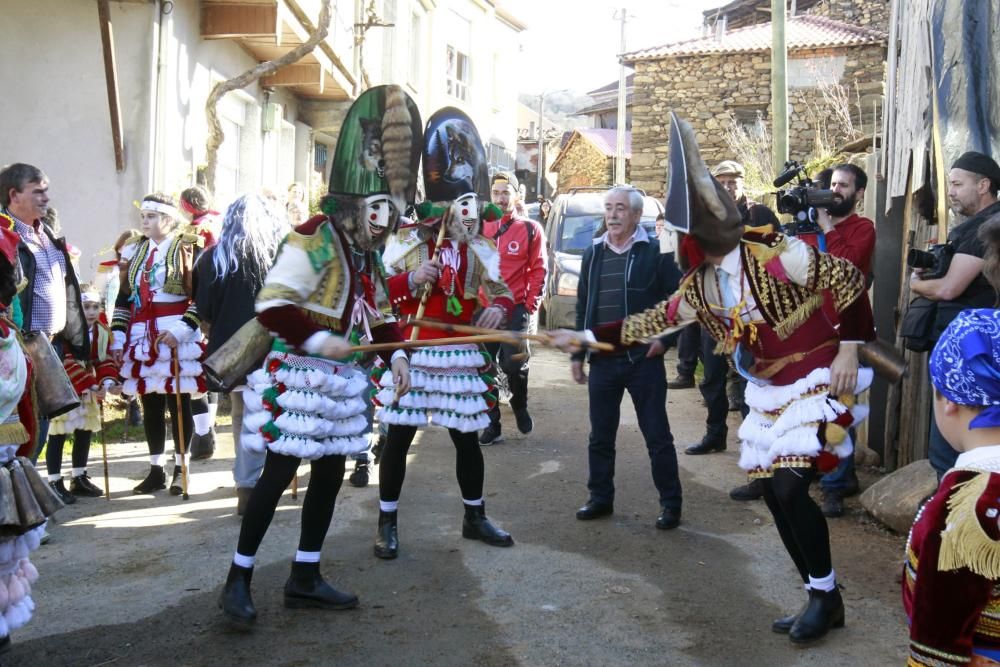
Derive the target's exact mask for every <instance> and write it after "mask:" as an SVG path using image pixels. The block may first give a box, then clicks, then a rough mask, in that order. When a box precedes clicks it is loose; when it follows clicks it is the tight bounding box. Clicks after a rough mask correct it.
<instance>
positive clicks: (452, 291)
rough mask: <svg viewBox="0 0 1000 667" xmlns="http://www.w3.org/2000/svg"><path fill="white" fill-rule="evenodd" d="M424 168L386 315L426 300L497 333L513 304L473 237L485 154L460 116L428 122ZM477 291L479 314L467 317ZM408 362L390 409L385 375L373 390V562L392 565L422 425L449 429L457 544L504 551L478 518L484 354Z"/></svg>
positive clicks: (455, 319) (504, 538)
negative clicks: (406, 381)
mask: <svg viewBox="0 0 1000 667" xmlns="http://www.w3.org/2000/svg"><path fill="white" fill-rule="evenodd" d="M457 148H461V149H462V150H461V152H460V153H459V152H456V149H457ZM423 159H424V165H423V173H424V190H425V192H426V193H427V198H428V202H424V203H423V204H422V205H421V206H418V207H417V212H418V215H419V216H420V219H421V221H422V222H423V224H421V225H414V226H413V227H410V228H409V229H405V230H402V231H400V233H399V238H397V239H395V240H394V241H393V242H391V243H390V244H389V245H388V246H387V247H386V250H385V265H386V271H387V272H388V273H389V275H390V276H391V277H390V278H389V298H390V300H391V301H392V305H393V306H394V307H395V308H396V309H398V311H399V313H400V314H401V315H413V314H415V313H417V312H418V311H419V310H420V303H421V300H422V299H424V301H425V307H426V310H425V311H424V314H425V316H426V317H427V318H431V319H434V320H440V321H442V322H445V323H447V324H462V325H468V324H470V323H471V322H473V321H474V320H475V322H476V324H477V325H478V326H480V327H485V328H488V329H497V328H501V327H503V325H504V323H505V322H507V321H509V319H510V316H511V314H512V313H513V311H514V298H513V295H512V294H511V292H510V290H509V289H508V288H507V286H506V284H504V282H503V278H502V277H501V275H500V258H499V256H498V255H497V251H496V246H494V245H493V242H492V241H490V240H489V239H486V238H483V237H482V236H480V235H479V230H480V205H481V203H482V202H485V201H487V198H488V197H489V194H488V192H489V190H488V188H489V180H488V174H487V171H486V164H487V163H486V155H485V151H484V150H483V145H482V142H481V141H480V139H479V135H478V133H477V132H476V129H475V126H474V125H473V124H472V121H471V120H469V118H468V116H466V115H465V114H464V113H462V112H461V111H459V110H457V109H453V108H445V109H441V110H439V111H437V112H436V113H435V114H434V115H433V116H431V118H430V120H429V121H428V122H427V131H426V135H425V146H424V155H423ZM457 166H461V167H462V168H461V169H458V168H456V167H457ZM431 202H433V203H431ZM484 216H485V217H488V218H493V219H498V218H499V217H500V210H499V209H497V208H496V207H495V206H494V205H492V204H487V205H486V208H485V210H484ZM440 225H445V226H446V229H445V234H446V236H445V237H444V238H443V240H442V241H441V244H440V245H441V247H440V249H438V247H437V244H438V239H440V238H441V237H440V236H439V235H438V234H439V231H440V229H441V228H440ZM426 286H429V291H428V289H427V287H426ZM480 289H482V292H483V294H484V295H485V297H486V300H487V306H486V308H484V309H483V310H482V312H481V313H479V315H478V317H474V315H475V310H476V306H477V303H478V302H477V295H478V293H479V291H480ZM425 292H426V298H424V295H425ZM406 333H407V337H415V338H417V339H419V340H426V341H429V342H430V341H433V340H435V339H438V338H447V337H449V336H450V335H451V334H450V333H449V332H448V330H447V327H442V328H434V327H426V326H424V327H419V328H416V329H414V328H412V327H410V328H408V329H407V331H406ZM412 362H413V390H414V391H413V392H411V394H410V395H408V396H404V397H402V399H398V400H397V398H396V393H398V392H394V390H393V383H392V382H391V381H389V378H388V374H386V375H383V376H382V378H381V379H380V380H379V383H380V387H381V390H380V391H379V393H378V395H377V396H376V399H375V400H376V402H377V403H379V404H381V405H382V406H384V407H382V409H381V410H380V411H379V419H380V420H381V421H382V422H383V423H386V424H388V425H389V433H388V436H387V438H386V444H385V449H383V451H382V461H381V469H380V471H379V519H378V534H377V536H376V538H375V556H377V557H378V558H395V557H396V556H397V555H399V532H398V527H397V508H398V505H399V496H400V493H401V491H402V488H403V478H404V477H405V475H406V453H407V451H408V450H409V448H410V444H411V443H412V442H413V438H414V436H415V435H416V432H417V427H418V426H424V425H427V424H428V423H434V424H437V425H438V426H443V427H445V428H447V429H448V435H449V436H450V437H451V441H452V443H453V444H454V445H455V471H456V475H457V477H458V485H459V488H460V489H461V492H462V504H463V505H464V507H465V518H464V519H463V521H462V537H465V538H467V539H472V540H481V541H483V542H485V543H487V544H490V545H493V546H498V547H509V546H512V545H513V544H514V540H513V538H511V536H510V534H509V533H507V532H505V531H503V530H500V529H499V528H497V527H496V526H494V525H493V523H492V522H490V520H489V519H487V518H486V508H485V505H484V504H483V484H484V479H485V469H484V464H483V453H482V450H480V446H479V439H478V435H477V434H478V431H479V430H481V429H483V428H485V427H486V426H487V425H489V423H490V419H489V416H488V411H489V409H490V407H492V406H493V405H495V404H496V393H495V392H496V388H495V387H494V386H492V385H493V378H491V377H490V376H489V375H488V374H487V373H486V371H487V370H488V369H489V366H490V362H491V359H490V356H489V354H487V353H485V352H483V351H481V350H480V348H479V346H478V345H436V346H435V345H432V346H430V347H426V348H422V349H420V350H419V351H417V352H415V353H414V354H413V359H412Z"/></svg>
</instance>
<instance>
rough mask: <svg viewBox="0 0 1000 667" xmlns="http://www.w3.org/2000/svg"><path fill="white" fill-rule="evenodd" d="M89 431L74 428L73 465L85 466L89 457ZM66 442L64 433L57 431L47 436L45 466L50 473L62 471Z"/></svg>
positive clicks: (54, 473)
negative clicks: (57, 432) (47, 444)
mask: <svg viewBox="0 0 1000 667" xmlns="http://www.w3.org/2000/svg"><path fill="white" fill-rule="evenodd" d="M90 438H91V432H90V431H84V430H81V429H76V430H75V431H73V467H74V468H86V467H87V459H88V458H90ZM65 444H66V434H65V433H59V434H53V435H50V436H49V446H48V447H47V448H46V449H45V467H46V470H48V473H49V474H50V475H58V474H59V473H60V472H62V457H63V446H64V445H65Z"/></svg>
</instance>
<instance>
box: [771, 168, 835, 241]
mask: <svg viewBox="0 0 1000 667" xmlns="http://www.w3.org/2000/svg"><path fill="white" fill-rule="evenodd" d="M795 178H797V179H798V181H797V183H796V184H795V186H793V187H790V188H788V189H786V190H778V191H777V192H776V193H774V194H775V195H776V196H777V200H778V213H787V214H789V215H791V216H792V217H793V218H794V221H793V222H791V223H790V224H787V225H783V226H782V229H783V231H784V232H785V233H786V234H789V235H791V236H796V235H798V234H818V233H819V231H820V228H819V224H818V223H817V222H816V209H817V208H827V207H829V206H830V205H831V204H835V203H837V202H838V201H840V195H838V194H837V193H835V192H834V191H833V190H823V189H821V188H819V187H817V186H816V184H815V183H813V181H812V180H811V179H810V178H809V177H808V176H807V175H806V170H805V169H804V168H803V167H802V165H800V164H799V163H798V162H796V161H794V160H789V161H788V162H786V163H785V170H784V171H782V172H781V173H780V174H779V175H778V177H777V178H775V179H774V187H776V188H780V187H782V186H783V185H788V184H789V183H791V182H792V179H795Z"/></svg>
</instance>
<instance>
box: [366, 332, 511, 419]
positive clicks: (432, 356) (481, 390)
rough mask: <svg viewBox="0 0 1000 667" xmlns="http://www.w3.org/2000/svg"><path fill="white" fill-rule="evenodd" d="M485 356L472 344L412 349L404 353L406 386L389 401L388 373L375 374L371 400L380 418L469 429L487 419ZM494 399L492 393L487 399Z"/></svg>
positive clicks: (391, 391)
mask: <svg viewBox="0 0 1000 667" xmlns="http://www.w3.org/2000/svg"><path fill="white" fill-rule="evenodd" d="M489 366H490V356H489V355H488V354H487V353H485V352H482V351H481V350H480V349H479V346H477V345H438V346H434V347H426V348H421V349H418V350H416V351H415V352H414V353H413V356H412V357H411V358H410V391H409V392H407V394H406V395H405V396H403V397H401V398H400V399H399V403H398V405H393V401H394V400H395V388H394V386H393V381H392V373H390V372H388V371H386V372H385V373H383V374H382V377H381V378H380V379H379V380H378V387H379V390H378V392H377V393H376V395H375V403H376V404H377V405H380V406H382V407H381V408H380V409H379V411H378V418H379V420H380V421H381V422H382V423H384V424H399V425H404V426H426V425H427V424H428V423H431V424H436V425H437V426H442V427H444V428H453V429H455V430H457V431H461V432H462V433H471V432H473V431H479V430H481V429H484V428H486V427H487V426H488V425H489V423H490V418H489V415H488V414H487V412H488V410H489V405H488V404H487V400H488V399H491V396H490V392H492V391H496V389H495V387H493V386H492V384H493V379H492V378H491V377H490V376H489V375H487V374H486V373H485V370H486V369H488V368H489ZM492 400H495V399H492Z"/></svg>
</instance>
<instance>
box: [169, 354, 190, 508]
mask: <svg viewBox="0 0 1000 667" xmlns="http://www.w3.org/2000/svg"><path fill="white" fill-rule="evenodd" d="M180 345H181V344H180V343H177V347H175V348H174V350H173V352H174V396H175V397H176V398H177V433H175V434H174V435H175V436H176V437H177V446H178V447H179V448H180V450H181V490H182V491H183V493H182V494H181V498H183V499H184V500H188V499H189V498H190V496H188V467H187V452H186V451H185V449H186V448H185V447H184V409H183V404H184V401H183V400H181V362H180V359H179V358H178V357H179V356H180Z"/></svg>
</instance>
